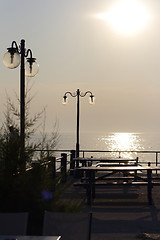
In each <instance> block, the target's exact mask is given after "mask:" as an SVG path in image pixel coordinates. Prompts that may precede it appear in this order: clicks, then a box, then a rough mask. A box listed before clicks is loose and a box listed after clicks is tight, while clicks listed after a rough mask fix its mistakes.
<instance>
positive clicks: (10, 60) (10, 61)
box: [3, 47, 21, 69]
mask: <svg viewBox="0 0 160 240" xmlns="http://www.w3.org/2000/svg"><path fill="white" fill-rule="evenodd" d="M7 49H8V52H6V53H5V54H4V57H3V63H4V65H5V66H6V67H8V68H10V69H14V68H16V67H18V66H19V64H20V62H21V57H20V55H19V53H18V51H17V48H13V47H11V48H7Z"/></svg>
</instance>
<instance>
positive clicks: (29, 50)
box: [25, 49, 32, 58]
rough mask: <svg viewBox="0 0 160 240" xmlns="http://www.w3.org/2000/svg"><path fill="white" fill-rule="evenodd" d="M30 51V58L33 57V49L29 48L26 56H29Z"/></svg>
mask: <svg viewBox="0 0 160 240" xmlns="http://www.w3.org/2000/svg"><path fill="white" fill-rule="evenodd" d="M29 53H30V58H32V51H31V49H28V50H27V52H26V55H25V57H28V55H29Z"/></svg>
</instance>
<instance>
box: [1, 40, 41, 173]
mask: <svg viewBox="0 0 160 240" xmlns="http://www.w3.org/2000/svg"><path fill="white" fill-rule="evenodd" d="M7 50H8V51H7V52H6V53H5V55H4V57H3V63H4V65H5V66H6V67H8V68H10V69H14V68H16V67H18V66H19V64H20V65H21V68H20V143H21V145H20V146H21V149H20V160H21V167H22V170H25V167H26V161H25V76H28V77H34V76H35V75H36V74H37V73H38V70H39V66H38V64H37V62H36V58H33V57H32V51H31V50H30V49H28V50H26V49H25V40H24V39H22V40H21V43H20V46H18V45H17V43H16V42H15V41H13V42H12V44H11V47H10V48H7ZM29 54H30V57H28V55H29ZM27 57H28V58H27ZM25 58H26V63H25Z"/></svg>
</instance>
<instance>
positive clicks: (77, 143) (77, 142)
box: [63, 89, 94, 157]
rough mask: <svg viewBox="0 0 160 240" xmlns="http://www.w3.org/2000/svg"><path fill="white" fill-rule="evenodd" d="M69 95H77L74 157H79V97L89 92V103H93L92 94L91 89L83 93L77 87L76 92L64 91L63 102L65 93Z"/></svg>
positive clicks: (65, 97) (65, 100)
mask: <svg viewBox="0 0 160 240" xmlns="http://www.w3.org/2000/svg"><path fill="white" fill-rule="evenodd" d="M68 94H69V95H70V96H71V97H77V135H76V157H79V117H80V111H79V100H80V97H85V96H86V95H87V94H90V103H91V104H93V103H94V95H93V94H92V92H91V91H86V92H85V93H82V92H81V91H80V90H79V89H77V91H76V93H71V92H66V93H65V94H64V96H63V104H66V103H67V95H68Z"/></svg>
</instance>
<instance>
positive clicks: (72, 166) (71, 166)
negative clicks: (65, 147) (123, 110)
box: [70, 150, 76, 176]
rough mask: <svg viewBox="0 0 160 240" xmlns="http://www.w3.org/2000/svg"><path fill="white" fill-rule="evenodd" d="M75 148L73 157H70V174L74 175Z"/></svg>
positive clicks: (72, 151)
mask: <svg viewBox="0 0 160 240" xmlns="http://www.w3.org/2000/svg"><path fill="white" fill-rule="evenodd" d="M75 155H76V154H75V150H71V157H70V175H71V176H73V169H75V160H73V158H75Z"/></svg>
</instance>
